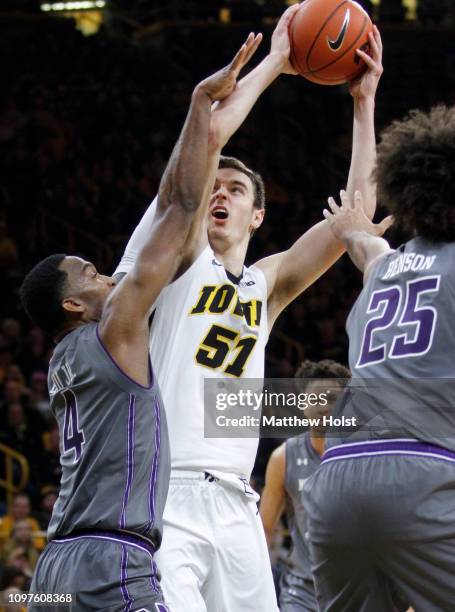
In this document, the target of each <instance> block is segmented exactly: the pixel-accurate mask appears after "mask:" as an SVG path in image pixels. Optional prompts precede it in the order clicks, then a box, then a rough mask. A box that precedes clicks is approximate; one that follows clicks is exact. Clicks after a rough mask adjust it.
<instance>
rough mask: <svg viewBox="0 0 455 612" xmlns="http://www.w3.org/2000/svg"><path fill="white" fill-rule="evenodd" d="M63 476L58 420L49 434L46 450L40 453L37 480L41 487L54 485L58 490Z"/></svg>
mask: <svg viewBox="0 0 455 612" xmlns="http://www.w3.org/2000/svg"><path fill="white" fill-rule="evenodd" d="M61 476H62V466H61V464H60V437H59V431H58V425H57V422H54V424H53V425H52V427H51V429H50V431H49V433H48V436H47V444H46V450H44V452H42V453H41V454H40V456H39V459H38V462H37V464H36V480H37V481H38V482H39V483H40V485H41V487H45V486H47V485H52V486H53V487H55V489H56V490H58V489H59V488H60V478H61Z"/></svg>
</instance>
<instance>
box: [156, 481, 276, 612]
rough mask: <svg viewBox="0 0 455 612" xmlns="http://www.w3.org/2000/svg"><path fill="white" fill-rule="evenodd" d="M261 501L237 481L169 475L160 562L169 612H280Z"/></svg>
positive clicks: (158, 556)
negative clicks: (260, 511) (259, 508)
mask: <svg viewBox="0 0 455 612" xmlns="http://www.w3.org/2000/svg"><path fill="white" fill-rule="evenodd" d="M257 499H258V496H257V494H256V493H254V491H253V490H252V489H251V487H250V486H249V485H248V483H247V481H246V479H240V478H239V477H238V476H235V475H232V474H229V475H225V474H222V473H219V472H210V473H209V472H205V473H204V472H190V471H181V470H180V471H178V472H173V473H172V475H171V481H170V486H169V495H168V499H167V504H166V508H165V510H164V529H163V543H162V545H161V548H160V550H159V552H158V553H157V556H156V562H157V564H158V568H159V569H160V572H161V575H162V577H161V587H162V589H163V592H164V598H165V601H166V604H167V605H168V606H169V608H170V610H171V611H172V612H278V605H277V601H276V595H275V588H274V584H273V578H272V570H271V567H270V560H269V553H268V550H267V544H266V540H265V535H264V530H263V527H262V522H261V519H260V517H259V514H258V511H257V506H256V501H257Z"/></svg>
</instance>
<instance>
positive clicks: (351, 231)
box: [324, 191, 393, 280]
mask: <svg viewBox="0 0 455 612" xmlns="http://www.w3.org/2000/svg"><path fill="white" fill-rule="evenodd" d="M340 199H341V206H338V205H337V203H336V202H335V200H334V199H333V198H329V207H330V211H331V212H330V211H328V210H327V209H325V210H324V217H325V218H326V219H327V223H328V224H329V227H330V230H331V231H332V233H333V235H334V236H335V238H336V239H337V240H340V242H342V243H343V244H344V246H345V247H346V250H347V252H348V255H349V257H350V258H351V259H352V261H353V263H354V264H355V265H356V266H357V267H358V268H359V270H361V271H362V272H363V274H364V279H365V280H366V278H367V275H368V272H369V270H371V266H372V264H373V263H374V262H375V261H376V260H377V259H378V258H379V257H381V256H382V255H384V254H385V253H388V252H389V251H391V250H392V249H391V248H390V246H389V243H388V242H387V240H384V238H381V237H380V236H382V235H383V234H384V232H385V231H386V230H387V229H388V228H389V227H390V226H391V225H392V223H393V219H392V217H391V216H389V217H386V218H385V219H383V220H382V221H381V222H380V223H377V224H374V223H373V222H372V221H370V219H369V218H368V217H367V216H366V214H365V207H364V205H363V201H364V200H363V197H362V194H361V193H360V191H356V193H355V195H354V201H353V204H351V202H350V199H349V197H348V195H347V193H346V192H345V191H342V192H341V194H340Z"/></svg>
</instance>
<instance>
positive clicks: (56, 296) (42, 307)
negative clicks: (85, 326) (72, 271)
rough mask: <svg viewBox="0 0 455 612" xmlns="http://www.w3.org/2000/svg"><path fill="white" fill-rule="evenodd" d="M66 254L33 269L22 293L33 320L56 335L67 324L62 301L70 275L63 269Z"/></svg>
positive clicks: (25, 305) (23, 301) (44, 260)
mask: <svg viewBox="0 0 455 612" xmlns="http://www.w3.org/2000/svg"><path fill="white" fill-rule="evenodd" d="M65 257H66V255H64V254H62V253H59V254H56V255H49V257H46V259H43V260H42V261H40V262H39V263H38V264H37V265H36V266H35V267H34V268H32V269H31V270H30V272H29V273H28V274H27V276H26V277H25V278H24V281H23V282H22V285H21V287H20V290H19V293H20V298H21V302H22V305H23V307H24V309H25V312H26V313H27V314H28V316H29V317H30V319H31V320H32V321H33V323H35V325H37V326H38V327H40V328H41V329H42V330H43V331H44V332H46V333H47V334H49V335H51V336H52V335H54V334H55V333H56V332H57V331H58V330H59V329H60V328H61V327H62V326H63V323H64V322H65V311H64V310H63V308H62V305H61V300H62V297H63V292H64V289H65V285H66V280H67V274H66V272H65V271H64V270H61V269H60V264H61V263H62V261H63V260H64V259H65Z"/></svg>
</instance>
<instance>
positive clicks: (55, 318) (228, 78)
mask: <svg viewBox="0 0 455 612" xmlns="http://www.w3.org/2000/svg"><path fill="white" fill-rule="evenodd" d="M258 42H259V39H258V38H255V37H254V36H252V35H251V36H249V37H248V40H247V42H246V43H245V44H244V45H243V46H242V48H241V49H240V51H239V52H238V54H237V55H236V57H235V58H234V60H233V61H232V63H231V64H230V65H229V66H227V67H226V68H224V69H223V70H221V71H219V72H218V73H216V74H214V75H213V76H211V77H209V78H208V79H206V80H205V81H203V82H202V83H200V84H199V85H198V86H197V87H196V88H195V90H194V92H193V96H192V101H191V106H190V110H189V113H188V116H187V119H186V122H185V125H184V127H183V130H182V132H181V135H180V138H179V140H178V142H177V145H176V146H175V148H174V151H173V153H172V156H171V158H170V160H169V163H168V165H167V168H166V171H165V173H164V176H163V179H162V181H161V184H160V190H159V195H158V205H157V210H156V216H155V219H154V222H153V224H152V226H151V227H150V232H149V235H148V236H147V238H146V240H145V241H144V244H143V248H142V249H141V252H140V253H139V254H138V257H137V260H136V263H135V265H134V266H133V267H132V269H131V271H130V272H129V274H127V275H126V276H125V278H123V279H122V280H121V282H119V283H118V284H116V283H115V281H114V280H113V279H112V278H110V277H107V276H103V275H101V274H99V273H98V271H97V270H96V268H95V266H94V265H93V264H92V263H91V262H88V261H85V260H84V259H81V258H80V257H74V256H70V255H64V254H60V255H51V256H50V257H47V258H46V259H44V260H43V261H41V262H40V263H39V264H38V265H37V266H35V268H33V269H32V270H31V272H29V274H28V275H27V277H26V278H25V280H24V282H23V284H22V287H21V298H22V303H23V305H24V307H25V309H26V311H27V312H28V314H29V315H30V317H31V319H32V320H33V321H34V322H35V323H36V324H37V325H39V326H40V327H41V328H42V329H43V330H44V331H46V332H47V333H49V334H50V335H51V336H53V337H54V339H55V341H56V343H57V346H56V348H55V351H54V354H53V357H52V360H51V363H50V366H49V394H50V398H51V407H52V410H53V412H54V414H55V416H56V418H57V421H58V424H59V430H60V439H61V441H62V442H61V463H62V469H63V475H62V481H61V488H60V493H59V497H58V500H57V502H56V504H55V506H54V510H53V514H52V518H51V521H50V525H49V530H48V538H49V544H48V546H47V547H46V549H45V550H44V552H43V554H42V556H41V557H40V560H39V563H38V565H37V568H36V571H35V575H34V577H33V581H32V585H31V589H30V592H31V593H32V595H33V594H41V596H42V595H43V594H45V595H46V596H48V595H47V594H54V595H57V596H59V595H60V599H58V602H60V603H58V602H57V603H55V600H51V603H52V606H51V603H50V604H49V607H47V605H46V606H45V607H46V609H50V608H51V607H52V609H60V610H68V609H70V608H71V610H74V611H75V612H86V611H87V610H110V611H112V612H114V611H116V610H118V611H119V612H120V611H121V610H131V611H133V610H139V609H140V610H150V611H151V610H154V611H156V612H166V611H167V610H168V608H167V606H166V605H165V604H164V600H163V596H162V592H161V588H160V585H159V582H158V575H157V571H156V564H155V560H154V557H155V553H156V551H157V550H158V548H159V547H160V544H161V538H162V513H163V507H164V503H165V500H166V496H167V491H168V484H169V471H170V461H169V440H168V432H167V425H166V418H165V413H164V411H163V408H162V400H161V396H160V392H159V389H158V385H157V380H156V378H155V377H154V375H153V372H152V369H151V364H150V358H149V347H148V333H149V324H148V319H149V312H150V307H151V304H152V303H153V302H154V301H155V300H156V299H157V296H158V294H159V292H160V291H161V289H162V287H163V286H164V285H165V284H166V283H168V282H169V280H170V279H171V278H172V277H173V276H174V275H175V272H176V270H177V268H178V266H179V263H180V262H181V257H182V252H183V250H184V245H185V242H186V240H187V238H188V234H189V231H190V228H191V223H192V220H193V218H194V215H195V213H196V211H197V208H198V206H199V204H200V202H201V200H202V196H203V186H204V183H205V180H206V173H207V167H208V165H207V164H208V151H209V147H208V143H209V128H210V115H211V110H210V109H211V104H212V103H213V102H214V101H217V100H222V99H223V98H225V97H226V96H228V95H229V94H230V93H232V91H233V89H234V88H235V85H236V80H237V75H238V73H239V71H240V69H241V68H242V67H243V65H244V64H245V63H246V62H247V61H248V59H249V58H250V57H251V55H252V54H253V53H254V51H255V49H256V47H257V44H258ZM51 597H52V595H51ZM62 597H63V599H62ZM31 601H32V602H33V597H32V600H31ZM40 601H41V602H42V601H43V600H42V597H41V599H40ZM47 601H49V600H47ZM35 609H36V610H41V609H43V606H42V604H41V603H40V604H39V605H35V604H33V603H31V604H30V606H29V610H35Z"/></svg>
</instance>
